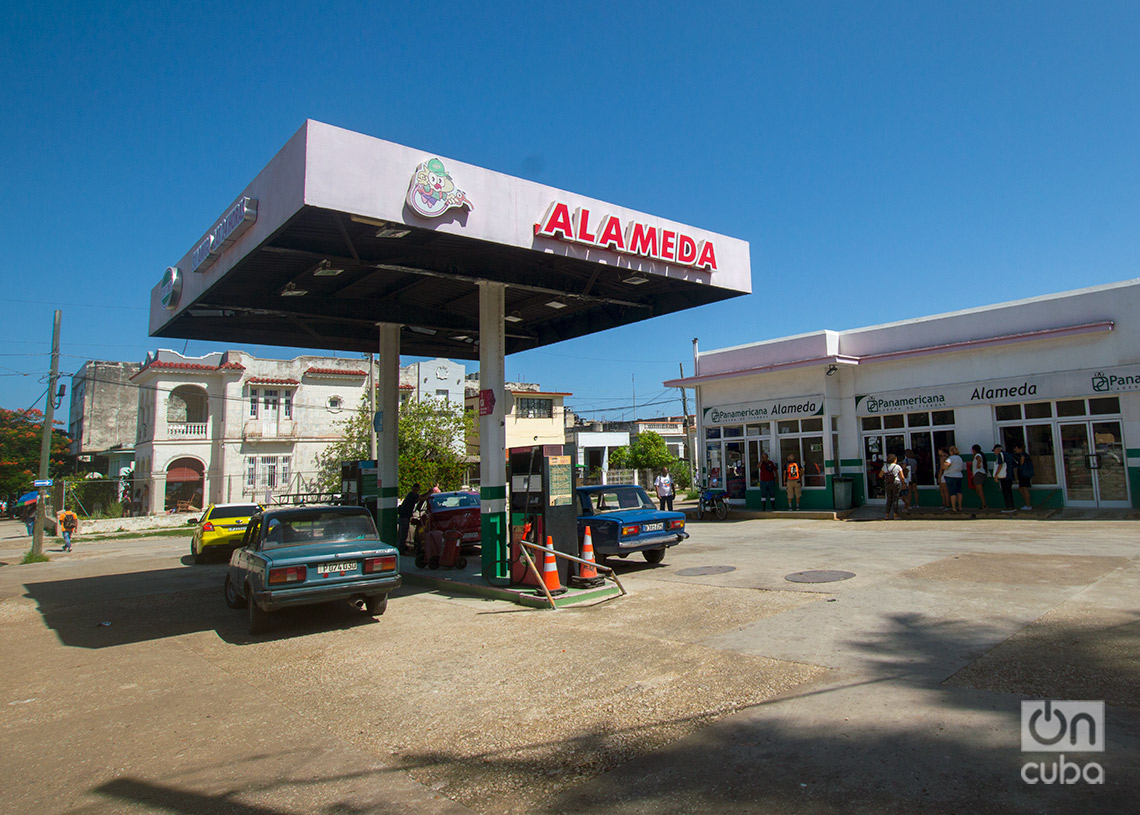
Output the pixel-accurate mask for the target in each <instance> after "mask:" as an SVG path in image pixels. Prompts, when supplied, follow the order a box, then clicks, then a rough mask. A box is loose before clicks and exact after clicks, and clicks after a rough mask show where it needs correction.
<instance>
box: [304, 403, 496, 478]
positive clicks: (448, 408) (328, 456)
mask: <svg viewBox="0 0 1140 815" xmlns="http://www.w3.org/2000/svg"><path fill="white" fill-rule="evenodd" d="M338 427H339V429H340V430H341V431H342V433H343V435H342V436H341V438H340V440H339V441H336V442H333V443H332V444H330V445H329V446H328V447H326V448H325V449H324V451H323V452H322V453H321V454H320V455H318V456H317V468H318V479H319V481H320V486H321V489H324V490H329V491H332V492H339V491H340V464H341V462H342V461H357V460H365V459H367V458H368V457H369V456H368V453H369V450H368V444H369V435H370V433H369V431H370V430H371V427H372V421H371V416H370V414H369V412H368V394H365V395H364V396H363V397H362V398H361V400H360V407H359V409H358V410H357V411H356V412H355V413H353V414H352V415H351V416H349V417H348V418H346V419H345V420H344V421H342V422H339V423H338ZM473 429H474V419H473V418H472V417H470V416H469V415H468V414H467V413H466V411H464V410H463V408H462V406H457V405H451V404H448V403H446V402H441V401H439V400H435V399H427V400H424V401H422V402H416V401H411V400H409V401H408V402H405V403H404V404H403V405H402V406H401V407H400V418H399V424H398V426H397V431H396V436H397V444H398V446H399V451H400V460H399V473H400V476H399V478H400V480H399V486H398V491H399V493H400V494H401V495H403V494H404V493H405V492H407V491H408V490H409V489H411V487H412V484H414V483H417V482H418V483H419V484H420V485H421V486H422V487H428V486H430V485H432V484H434V483H436V482H437V481H438V482H439V484H440V486H441V487H443V488H444V489H445V490H451V489H456V488H458V487H459V486H460V485H461V484H462V483H463V476H464V473H465V471H466V460H465V457H466V450H467V437H468V436H469V435H470V434H471V433H472V432H473Z"/></svg>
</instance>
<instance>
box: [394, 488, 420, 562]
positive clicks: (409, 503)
mask: <svg viewBox="0 0 1140 815" xmlns="http://www.w3.org/2000/svg"><path fill="white" fill-rule="evenodd" d="M421 500H422V499H421V498H420V485H419V484H413V485H412V491H411V492H409V493H408V494H407V495H406V496H404V500H403V501H401V502H400V507H399V509H397V510H396V517H397V518H398V519H399V530H398V531H397V532H396V538H397V540H398V541H399V543H397V547H398V548H399V549H400V550H401V551H407V543H408V528H409V527H410V526H411V525H412V513H414V512H415V511H416V507H417V506H418V505H419V503H420V501H421Z"/></svg>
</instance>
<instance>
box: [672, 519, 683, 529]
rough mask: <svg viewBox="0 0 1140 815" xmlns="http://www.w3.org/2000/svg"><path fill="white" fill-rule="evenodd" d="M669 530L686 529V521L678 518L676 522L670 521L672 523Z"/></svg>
mask: <svg viewBox="0 0 1140 815" xmlns="http://www.w3.org/2000/svg"><path fill="white" fill-rule="evenodd" d="M669 528H670V529H684V528H685V521H684V519H682V518H678V519H677V520H675V521H670V522H669Z"/></svg>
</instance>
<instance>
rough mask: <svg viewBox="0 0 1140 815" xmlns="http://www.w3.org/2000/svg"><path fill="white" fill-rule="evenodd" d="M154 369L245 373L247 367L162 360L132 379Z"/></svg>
mask: <svg viewBox="0 0 1140 815" xmlns="http://www.w3.org/2000/svg"><path fill="white" fill-rule="evenodd" d="M152 368H157V369H160V370H164V371H244V370H245V366H244V365H240V364H239V363H237V362H223V363H222V364H221V365H203V364H201V363H199V362H165V361H162V360H155V361H154V362H152V363H150V365H147V366H145V367H144V368H142V369H140V370H139V372H138V373H136V374H134V376H132V377H131V379H134V378H135V377H136V376H138V375H139V374H141V373H142V372H143V371H149V370H151V369H152Z"/></svg>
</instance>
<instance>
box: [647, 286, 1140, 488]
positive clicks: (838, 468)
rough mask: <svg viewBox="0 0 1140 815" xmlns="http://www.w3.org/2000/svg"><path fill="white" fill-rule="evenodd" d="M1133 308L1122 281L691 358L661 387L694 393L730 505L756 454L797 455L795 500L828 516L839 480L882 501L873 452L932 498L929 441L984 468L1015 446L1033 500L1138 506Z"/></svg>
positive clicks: (755, 482) (755, 471)
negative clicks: (1029, 467) (976, 457)
mask: <svg viewBox="0 0 1140 815" xmlns="http://www.w3.org/2000/svg"><path fill="white" fill-rule="evenodd" d="M1138 314H1140V280H1132V281H1126V282H1123V283H1116V284H1111V285H1106V286H1098V287H1095V288H1089V289H1081V290H1078V291H1072V292H1065V293H1062V294H1056V295H1048V296H1044V297H1036V298H1032V299H1028V300H1019V301H1016V302H1011V303H1002V304H998V305H994V306H987V307H982V308H977V309H970V310H966V311H959V312H953V313H949V314H940V315H935V316H932V317H924V318H920V319H915V320H906V321H903V322H897V323H888V324H884V325H877V326H871V327H868V328H860V329H855V330H851V331H827V330H824V331H818V332H814V333H810V334H802V335H798V336H794V337H784V338H781V339H775V340H768V341H763V342H758V343H754V344H750V345H743V346H738V347H734V348H725V349H719V350H715V351H706V352H698V353H696V355H695V360H694V370H695V373H694V375H693V376H692V377H687V378H685V379H678V380H671V381H669V382H666V383H665V385H666V386H670V387H678V386H685V387H693V388H695V390H696V394H697V405H698V411H697V422H698V426H697V431H698V436H699V438H700V439H701V444H700V447H701V449H700V450H699V451H698V454H699V455H700V456H701V468H702V474H703V477H704V478H705V480H706V482H707V483H708V484H709V485H710V486H715V487H719V488H722V489H725V490H727V491H728V494H729V497H730V499H731V500H732V502H733V503H735V504H737V505H741V506H748V507H757V506H759V497H760V491H759V487H760V484H759V475H760V473H759V462H760V458H761V455H762V454H763V453H768V454H769V456H770V457H771V458H772V459H773V460H774V461H777V462H779V463H781V464H782V463H783V462H786V460H787V458H788V455H789V454H793V455H794V456H795V459H796V461H797V462H799V463H800V466H801V468H802V470H803V487H804V490H803V493H804V497H803V503H802V506H803V507H804V508H805V509H810V508H818V509H829V508H833V507H834V506H835V491H834V486H835V485H834V479H835V477H836V476H843V477H846V478H850V479H851V480H852V483H851V487H852V497H853V502H854V504H855V505H859V504H861V503H867V502H871V503H875V502H881V501H882V500H883V488H882V485H881V484H880V482H879V478H878V472H879V469H880V467H881V466H882V462H883V459H884V458H885V457H886V456H887V455H888V454H890V453H894V454H896V455H898V456H900V457H901V456H902V454H903V452H904V451H905V450H907V449H910V450H912V451H913V454H914V458H915V459H916V460H917V461H918V471H917V478H916V481H917V483H918V486H919V499H920V503H921V504H922V505H932V506H938V505H940V503H941V498H940V495H939V489H938V486H937V482H936V472H935V463H934V462H935V453H936V451H937V450H938V449H939V448H942V447H949V446H951V445H954V446H956V447H957V448H958V449H959V450H960V451H961V454H962V456H963V458H967V457H968V456H969V452H970V448H971V447H972V446H973V445H974V444H978V445H980V446H981V448H982V450H983V451H984V452H985V454H986V459H987V462H988V464H989V466H990V467H991V469H992V463H993V458H994V457H993V454H992V452H991V451H992V449H993V446H994V445H995V444H1002V445H1003V446H1004V448H1005V449H1006V450H1007V451H1009V450H1012V449H1013V447H1014V445H1015V444H1022V445H1024V446H1025V448H1026V450H1027V452H1028V453H1029V454H1030V455H1031V456H1032V458H1033V463H1034V469H1035V475H1034V477H1033V486H1032V490H1031V496H1032V502H1033V504H1034V505H1035V506H1046V507H1062V506H1067V507H1140V321H1138V320H1137V316H1136V315H1138ZM1129 443H1131V444H1132V445H1133V446H1132V447H1131V448H1130V447H1129V446H1128V444H1129ZM782 469H783V467H782V466H781V471H782ZM781 486H782V478H781ZM985 490H986V493H985V494H986V498H987V502H988V504H989V505H990V506H991V507H998V508H1001V507H1002V506H1004V504H1003V503H1002V498H1001V493H1000V490H999V489H998V486H997V485H996V484H994V483H992V479H990V480H989V483H987V485H986V487H985ZM781 492H782V491H781ZM965 496H966V497H965V506H966V507H978V506H980V502H979V499H978V498H977V496H976V494H975V493H974V491H973V490H970V489H966V490H965ZM1017 503H1018V505H1020V503H1021V502H1020V501H1018V502H1017ZM785 505H786V504H785V499H784V497H783V495H782V494H781V495H780V498H779V503H778V506H780V507H783V506H785Z"/></svg>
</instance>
